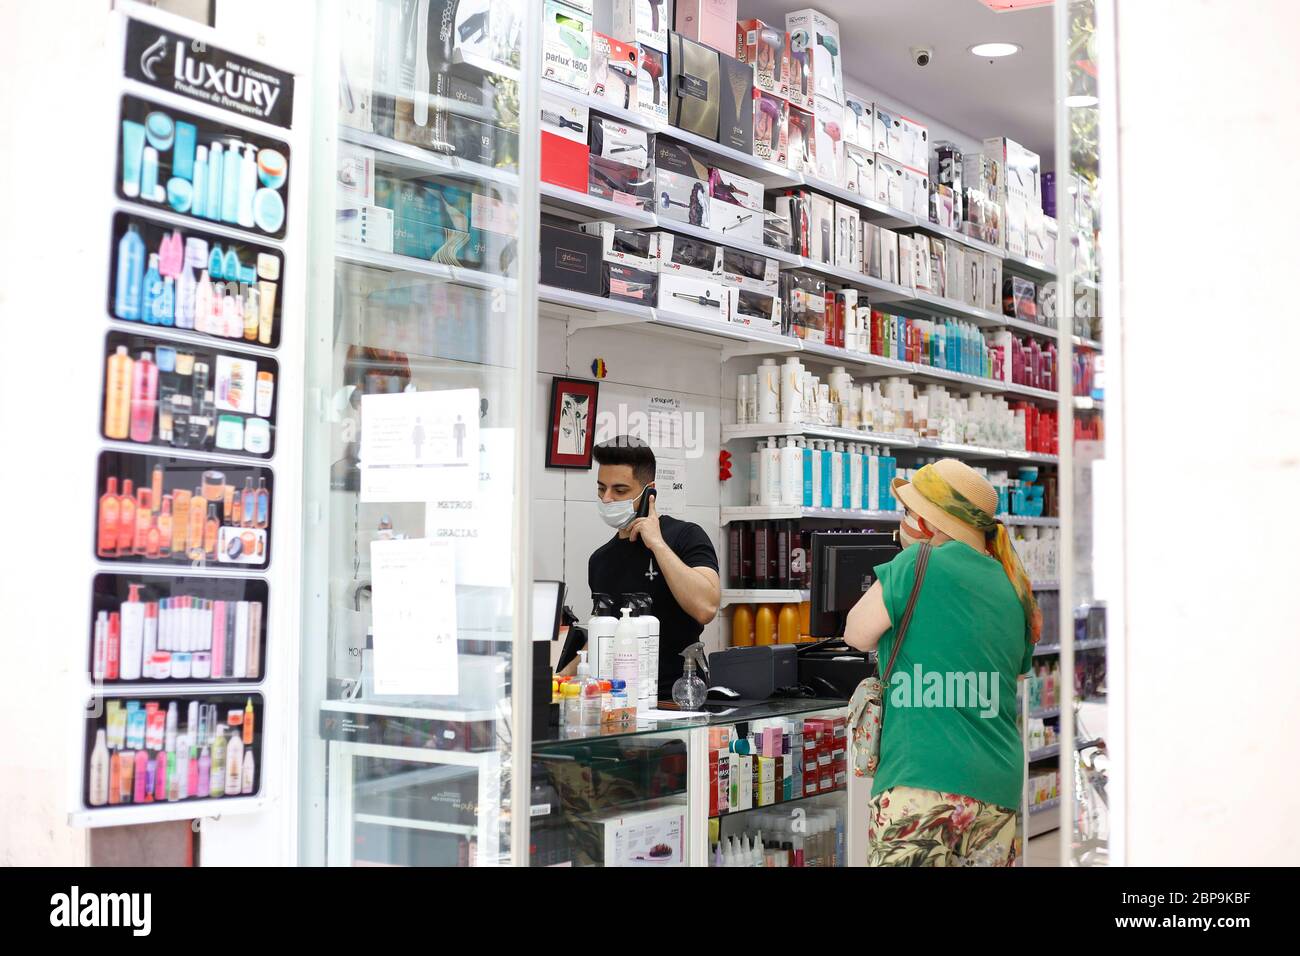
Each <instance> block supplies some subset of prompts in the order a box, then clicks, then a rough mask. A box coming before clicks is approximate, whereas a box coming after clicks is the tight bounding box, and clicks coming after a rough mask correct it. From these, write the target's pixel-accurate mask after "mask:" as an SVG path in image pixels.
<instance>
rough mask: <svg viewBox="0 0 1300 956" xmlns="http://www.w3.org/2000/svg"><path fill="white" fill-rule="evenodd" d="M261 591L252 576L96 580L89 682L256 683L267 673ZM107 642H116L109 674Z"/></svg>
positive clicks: (133, 576) (117, 576)
mask: <svg viewBox="0 0 1300 956" xmlns="http://www.w3.org/2000/svg"><path fill="white" fill-rule="evenodd" d="M267 593H268V587H267V584H266V582H265V581H262V580H259V579H256V578H251V579H244V578H202V577H175V578H173V577H163V576H159V575H138V574H99V575H96V577H95V581H94V585H93V591H92V595H91V597H92V605H93V606H92V614H91V630H90V641H91V644H90V655H89V672H90V676H91V679H92V680H93V681H95V682H103V683H112V682H114V681H132V682H154V681H158V682H163V681H166V682H169V683H177V682H183V683H213V682H219V681H221V682H231V683H233V682H241V681H243V682H247V681H260V680H261V679H262V678H263V676H265V674H264V667H265V663H264V662H265V661H266V632H267V614H266V610H267ZM115 634H116V637H115ZM111 641H115V642H116V643H115V646H114V648H113V655H112V656H113V661H114V665H115V671H114V673H112V675H111V676H110V673H109V671H110V667H109V656H110V642H111ZM251 733H252V732H251V731H249V732H248V733H247V734H246V735H245V736H251Z"/></svg>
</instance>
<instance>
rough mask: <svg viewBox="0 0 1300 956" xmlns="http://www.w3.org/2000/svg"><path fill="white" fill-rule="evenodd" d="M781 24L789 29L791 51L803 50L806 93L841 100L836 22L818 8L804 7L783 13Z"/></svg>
mask: <svg viewBox="0 0 1300 956" xmlns="http://www.w3.org/2000/svg"><path fill="white" fill-rule="evenodd" d="M785 28H786V30H787V31H789V33H790V50H791V55H792V56H793V55H797V54H798V53H799V52H800V48H803V50H805V51H806V53H805V56H806V59H805V63H806V65H807V70H808V73H809V76H808V95H809V97H812V96H825V97H828V98H829V99H832V100H834V101H835V102H836V103H841V104H842V103H843V102H844V69H843V66H842V64H841V58H840V53H841V52H842V48H841V46H840V25H839V24H838V23H836V22H835V21H834V20H832V19H831V18H830V17H828V16H826V14H824V13H822V12H821V11H819V10H813V9H811V8H808V9H804V10H796V11H794V12H792V13H787V14H786V15H785Z"/></svg>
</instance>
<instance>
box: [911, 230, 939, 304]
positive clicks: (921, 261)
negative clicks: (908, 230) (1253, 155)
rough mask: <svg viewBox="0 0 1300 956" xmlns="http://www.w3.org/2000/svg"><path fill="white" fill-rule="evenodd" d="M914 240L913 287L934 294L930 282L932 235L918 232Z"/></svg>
mask: <svg viewBox="0 0 1300 956" xmlns="http://www.w3.org/2000/svg"><path fill="white" fill-rule="evenodd" d="M909 238H910V239H911V240H912V288H914V289H915V290H916V291H917V292H929V293H931V294H934V287H933V286H932V285H931V282H930V237H929V236H924V235H921V234H920V233H917V234H916V235H913V236H910V237H909Z"/></svg>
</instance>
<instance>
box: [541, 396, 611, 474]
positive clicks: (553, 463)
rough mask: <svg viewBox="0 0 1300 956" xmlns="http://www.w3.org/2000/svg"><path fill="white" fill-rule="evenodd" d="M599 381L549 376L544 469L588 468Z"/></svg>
mask: <svg viewBox="0 0 1300 956" xmlns="http://www.w3.org/2000/svg"><path fill="white" fill-rule="evenodd" d="M599 388H600V383H599V382H587V381H583V380H582V379H577V378H559V377H556V378H553V379H551V428H550V441H548V442H547V445H546V467H547V468H590V467H591V447H592V444H593V443H594V441H595V435H596V396H597V393H598V390H599Z"/></svg>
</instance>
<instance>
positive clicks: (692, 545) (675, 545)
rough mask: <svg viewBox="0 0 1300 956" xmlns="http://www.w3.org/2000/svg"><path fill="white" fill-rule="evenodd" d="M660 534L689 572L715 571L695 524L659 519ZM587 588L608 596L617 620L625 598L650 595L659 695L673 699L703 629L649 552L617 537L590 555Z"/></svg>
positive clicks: (701, 532) (711, 552) (715, 562)
mask: <svg viewBox="0 0 1300 956" xmlns="http://www.w3.org/2000/svg"><path fill="white" fill-rule="evenodd" d="M659 530H660V532H661V533H662V534H663V537H664V543H665V544H667V545H668V547H669V548H670V549H671V550H672V552H673V554H675V555H677V557H679V558H681V560H682V563H683V564H685V565H686V566H687V567H688V568H712V569H713V570H714V571H717V570H718V555H717V552H715V551H714V550H713V542H712V541H710V540H709V536H708V535H707V534H705V533H704V529H703V528H701V527H700V526H699V525H697V524H692V523H691V522H689V521H678V520H677V519H676V518H672V517H669V516H668V515H660V516H659ZM587 584H588V586H589V587H590V588H591V593H592V594H608V595H609V596H610V597H611V598H613V599H614V601H615V602H617V603H616V604H615V605H614V607H615V611H614V616H615V617H619V616H620V615H621V611H620V610H619V609H620V608H622V607H624V606H625V604H626V601H625V600H624V597H625V595H628V594H648V595H650V600H651V601H652V602H653V604H654V616H655V617H657V618H659V697H660V699H661V700H669V699H671V698H672V690H673V682H674V681H675V680H677V678H679V677H681V676H682V651H684V650H685V649H686V648H687V646H689V645H691V644H694V643H695V642H696V641H698V640H699V639H700V632H701V631H703V630H704V627H703V625H701V624H700V623H699V622H698V621H696V620H695V618H693V617H691V616H690V615H689V614H687V613H686V612H685V611H684V610H683V609H682V606H681V605H680V604H678V603H677V599H676V598H675V597H673V592H672V591H671V590H669V588H668V582H667V581H666V580H665V579H664V576H663V572H662V571H660V570H659V564H658V562H657V561H655V559H654V555H653V554H651V553H650V549H649V548H647V547H646V546H645V545H644V544H643V543H642V542H641V541H640V540H637V541H629V540H628V539H626V538H620V537H618V535H615V536H614V537H613V538H611V539H610V540H609V541H607V542H605V544H602V545H601V546H600V547H599V548H597V549H596V550H595V551H593V552H592V555H591V558H590V559H589V560H588V561H587Z"/></svg>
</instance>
